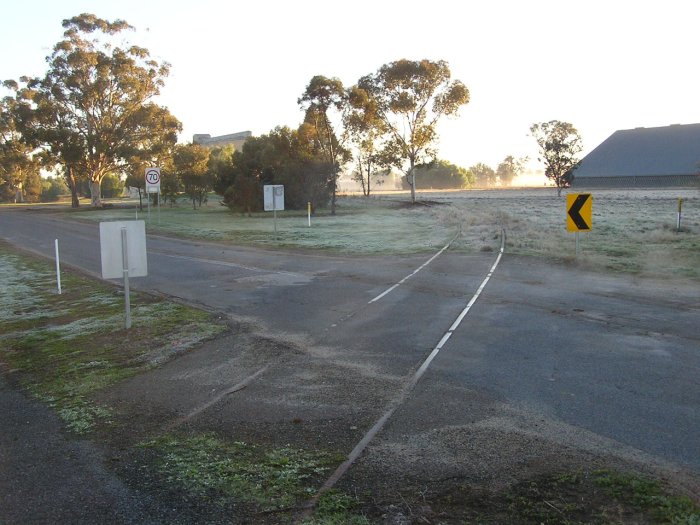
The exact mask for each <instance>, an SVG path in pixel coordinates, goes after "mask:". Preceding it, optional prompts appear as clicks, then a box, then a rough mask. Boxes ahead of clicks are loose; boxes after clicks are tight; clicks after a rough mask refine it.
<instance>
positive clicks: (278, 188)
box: [263, 184, 284, 236]
mask: <svg viewBox="0 0 700 525" xmlns="http://www.w3.org/2000/svg"><path fill="white" fill-rule="evenodd" d="M263 207H264V209H265V211H271V212H272V213H273V216H274V222H275V236H277V210H282V211H284V186H283V185H282V184H265V185H264V186H263Z"/></svg>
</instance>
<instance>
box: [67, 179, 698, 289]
mask: <svg viewBox="0 0 700 525" xmlns="http://www.w3.org/2000/svg"><path fill="white" fill-rule="evenodd" d="M569 191H573V190H569ZM578 192H580V193H591V194H592V195H593V229H592V231H590V232H582V233H580V234H579V235H580V253H579V255H578V257H576V254H575V234H573V233H569V232H567V231H566V197H565V194H566V193H567V192H566V191H565V192H564V194H563V195H562V196H561V197H557V194H556V191H555V190H554V189H552V188H536V189H534V188H533V189H520V190H485V191H480V190H474V191H452V192H419V193H418V199H419V200H420V201H421V202H422V204H419V205H416V206H411V205H410V204H408V199H409V197H408V194H407V193H400V192H398V193H397V192H391V193H389V192H387V193H376V194H375V195H374V196H372V197H370V198H365V197H362V196H341V197H340V198H339V200H338V208H337V214H336V215H334V216H333V215H330V213H329V211H328V210H319V212H318V213H317V215H316V216H313V217H312V219H311V227H309V226H308V222H307V216H306V213H305V212H304V211H284V212H279V213H278V218H277V230H278V232H277V235H275V233H274V221H273V214H272V213H270V212H262V213H257V214H252V215H251V216H243V215H241V214H234V213H231V212H230V211H229V210H228V209H227V208H225V207H223V206H221V205H220V204H219V202H218V200H217V199H216V198H214V197H212V198H210V201H209V204H208V205H207V206H204V207H202V208H201V209H198V210H192V208H191V207H190V206H189V205H188V204H186V203H184V202H182V203H180V204H178V205H177V206H176V207H169V206H163V207H162V208H161V211H160V216H159V215H158V212H157V210H156V209H151V217H150V219H147V217H146V214H145V213H141V214H139V218H146V219H147V229H148V231H149V233H162V234H166V235H176V236H182V237H188V238H197V239H208V240H212V241H218V242H231V243H236V244H246V245H257V246H269V247H290V248H303V249H316V250H325V251H332V252H336V253H345V254H358V255H372V254H402V253H415V252H421V251H431V250H433V249H434V248H435V247H437V246H443V245H444V244H445V243H446V242H447V240H449V239H451V238H453V236H454V235H455V234H457V233H459V232H461V234H460V236H459V238H458V240H457V241H456V242H455V243H454V244H453V248H454V249H459V250H463V251H466V252H480V251H482V252H483V251H494V250H496V249H497V248H498V247H499V245H500V238H501V230H502V229H505V230H506V235H507V239H508V242H507V251H508V252H509V253H517V254H524V255H530V256H535V257H543V258H546V259H553V260H560V261H573V260H574V259H576V261H577V264H580V265H582V266H585V267H589V268H591V269H596V270H603V271H607V270H613V271H623V272H630V273H635V274H639V275H653V276H670V277H684V278H691V279H696V280H697V279H700V190H698V189H696V188H678V189H658V190H646V189H637V190H590V191H587V190H580V191H578ZM678 198H683V199H684V202H683V213H682V224H681V226H682V228H681V231H680V232H677V231H676V219H677V210H678ZM132 205H133V203H132ZM135 212H136V210H135V209H134V208H133V207H132V208H121V209H120V208H116V207H115V208H112V209H108V210H102V211H90V212H88V213H84V212H68V214H69V215H71V216H73V217H76V218H80V219H83V220H90V221H101V220H115V219H120V220H128V219H133V218H135V216H136V213H135Z"/></svg>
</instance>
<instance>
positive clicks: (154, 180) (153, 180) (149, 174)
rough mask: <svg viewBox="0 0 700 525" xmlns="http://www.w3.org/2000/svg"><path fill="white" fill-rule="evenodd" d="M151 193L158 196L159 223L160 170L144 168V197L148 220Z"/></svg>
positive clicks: (149, 216)
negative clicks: (145, 197) (146, 200)
mask: <svg viewBox="0 0 700 525" xmlns="http://www.w3.org/2000/svg"><path fill="white" fill-rule="evenodd" d="M151 193H157V194H158V220H159V221H160V168H146V196H147V197H148V218H149V219H150V218H151V195H150V194H151Z"/></svg>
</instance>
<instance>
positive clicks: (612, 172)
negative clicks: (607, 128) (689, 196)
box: [572, 124, 700, 188]
mask: <svg viewBox="0 0 700 525" xmlns="http://www.w3.org/2000/svg"><path fill="white" fill-rule="evenodd" d="M699 173H700V124H686V125H680V124H674V125H671V126H663V127H658V128H635V129H625V130H620V131H616V132H615V133H613V134H612V135H610V137H608V138H607V139H606V140H605V141H604V142H603V143H601V144H600V145H599V146H598V147H597V148H595V149H594V150H593V151H591V152H590V153H589V154H588V155H586V156H585V157H584V158H583V159H582V160H581V164H580V166H579V167H578V168H577V169H576V170H575V171H574V172H573V176H574V178H573V182H572V186H573V187H632V188H633V187H662V186H692V185H697V184H698V183H700V176H699V175H698V174H699Z"/></svg>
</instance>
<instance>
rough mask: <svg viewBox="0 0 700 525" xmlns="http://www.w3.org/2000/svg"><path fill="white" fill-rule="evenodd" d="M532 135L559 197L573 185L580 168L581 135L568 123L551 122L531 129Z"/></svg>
mask: <svg viewBox="0 0 700 525" xmlns="http://www.w3.org/2000/svg"><path fill="white" fill-rule="evenodd" d="M530 133H532V136H533V137H534V138H535V140H536V141H537V145H538V146H539V147H540V155H541V158H538V159H537V160H539V161H540V162H543V163H544V174H545V176H546V177H547V178H548V179H549V180H551V181H553V182H554V184H555V185H556V187H557V195H559V196H560V195H561V190H562V188H564V187H567V186H569V185H571V179H572V175H573V171H574V170H575V169H576V168H577V167H578V166H579V164H580V159H579V158H578V155H579V153H581V151H583V143H582V140H581V135H579V132H578V131H577V130H576V128H575V127H574V126H573V125H572V124H569V123H568V122H561V121H559V120H550V121H549V122H540V123H539V124H533V125H532V126H531V127H530Z"/></svg>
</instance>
